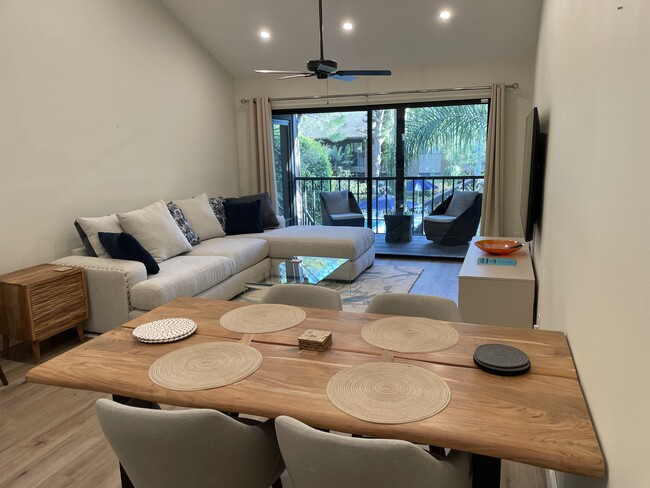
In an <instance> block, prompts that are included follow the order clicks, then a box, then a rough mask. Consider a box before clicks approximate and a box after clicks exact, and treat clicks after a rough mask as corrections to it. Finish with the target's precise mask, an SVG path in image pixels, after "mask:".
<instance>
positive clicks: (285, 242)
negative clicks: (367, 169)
mask: <svg viewBox="0 0 650 488" xmlns="http://www.w3.org/2000/svg"><path fill="white" fill-rule="evenodd" d="M250 235H251V236H255V237H257V238H259V239H264V240H265V241H266V242H268V243H269V257H272V258H290V257H292V256H322V257H327V258H346V259H349V260H351V261H353V260H355V259H357V258H358V257H359V256H361V255H362V254H363V253H365V252H366V251H367V250H368V249H370V248H371V247H373V246H374V244H375V234H374V233H373V232H372V231H371V230H370V229H367V228H365V227H330V226H320V225H296V226H292V227H284V228H280V229H271V230H265V231H264V233H263V234H250ZM239 237H242V236H239ZM226 239H230V238H229V237H226Z"/></svg>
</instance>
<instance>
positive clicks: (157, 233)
mask: <svg viewBox="0 0 650 488" xmlns="http://www.w3.org/2000/svg"><path fill="white" fill-rule="evenodd" d="M117 219H118V220H119V222H120V225H121V226H122V228H123V229H124V232H128V233H129V234H131V235H133V237H135V238H136V239H137V241H138V242H139V243H140V244H142V247H144V248H145V249H146V250H147V251H148V252H149V254H151V255H152V256H153V258H154V259H155V260H156V262H157V263H162V262H163V261H164V260H166V259H169V258H171V257H174V256H177V255H178V254H181V253H183V252H187V251H190V250H191V249H192V245H191V244H190V243H189V241H188V240H187V239H186V238H185V236H184V235H183V233H182V232H181V230H180V229H179V228H178V225H176V222H175V221H174V219H173V218H172V216H171V214H170V213H169V210H168V209H167V205H166V204H165V202H163V201H162V200H160V201H159V202H156V203H152V204H151V205H149V206H147V207H144V208H141V209H140V210H134V211H133V212H126V213H118V214H117Z"/></svg>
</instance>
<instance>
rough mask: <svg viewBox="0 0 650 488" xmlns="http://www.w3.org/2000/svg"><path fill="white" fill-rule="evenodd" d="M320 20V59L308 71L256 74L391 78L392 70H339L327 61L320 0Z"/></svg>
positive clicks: (284, 78)
mask: <svg viewBox="0 0 650 488" xmlns="http://www.w3.org/2000/svg"><path fill="white" fill-rule="evenodd" d="M318 20H319V27H320V36H319V37H320V58H319V59H312V60H311V61H308V62H307V71H282V70H274V69H256V70H255V72H256V73H261V74H267V75H268V74H271V75H284V76H281V77H280V78H278V79H279V80H286V79H289V78H309V77H311V76H315V77H316V78H318V79H319V80H324V79H327V78H333V79H335V80H342V81H353V80H356V79H357V76H390V75H391V72H390V70H359V69H355V70H339V69H338V64H337V62H336V61H334V60H333V59H325V56H324V54H323V0H318Z"/></svg>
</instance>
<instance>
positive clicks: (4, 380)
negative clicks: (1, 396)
mask: <svg viewBox="0 0 650 488" xmlns="http://www.w3.org/2000/svg"><path fill="white" fill-rule="evenodd" d="M0 381H2V384H3V385H5V386H7V385H8V384H9V382H8V381H7V377H6V376H5V372H4V371H2V366H0Z"/></svg>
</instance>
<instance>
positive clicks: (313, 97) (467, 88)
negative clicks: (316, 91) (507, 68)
mask: <svg viewBox="0 0 650 488" xmlns="http://www.w3.org/2000/svg"><path fill="white" fill-rule="evenodd" d="M491 88H492V86H491V85H485V86H462V87H455V88H425V89H422V90H404V91H387V92H373V93H349V94H344V95H311V96H305V97H285V98H269V102H289V101H296V100H324V99H330V98H352V97H375V96H384V95H405V94H411V93H418V94H419V93H437V92H455V91H472V90H474V91H475V90H490V89H491ZM506 88H512V89H513V90H516V89H517V88H519V83H512V84H511V85H506ZM240 101H241V103H248V102H249V100H248V99H247V98H242V99H241V100H240Z"/></svg>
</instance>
